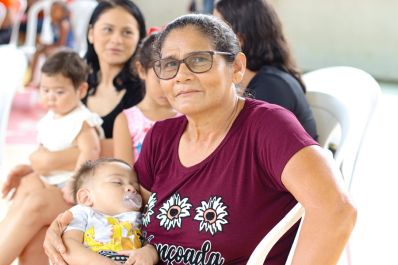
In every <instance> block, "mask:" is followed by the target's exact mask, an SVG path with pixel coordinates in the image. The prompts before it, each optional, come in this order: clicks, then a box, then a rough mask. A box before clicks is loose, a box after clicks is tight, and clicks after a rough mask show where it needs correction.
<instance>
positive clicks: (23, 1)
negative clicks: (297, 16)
mask: <svg viewBox="0 0 398 265" xmlns="http://www.w3.org/2000/svg"><path fill="white" fill-rule="evenodd" d="M18 2H19V7H18V11H17V19H16V21H15V23H14V24H13V26H12V32H11V39H10V44H13V45H18V37H19V26H20V25H21V20H22V18H23V16H24V14H25V11H26V8H27V6H28V2H27V0H19V1H18Z"/></svg>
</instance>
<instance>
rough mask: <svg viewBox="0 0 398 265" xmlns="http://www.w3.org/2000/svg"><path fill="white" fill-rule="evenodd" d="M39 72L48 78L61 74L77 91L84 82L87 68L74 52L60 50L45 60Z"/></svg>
mask: <svg viewBox="0 0 398 265" xmlns="http://www.w3.org/2000/svg"><path fill="white" fill-rule="evenodd" d="M41 72H42V73H43V74H46V75H48V76H54V75H58V74H61V75H63V76H64V77H66V78H68V79H70V80H71V82H72V84H73V87H74V88H75V89H77V88H78V87H79V86H80V85H81V84H82V83H84V82H86V80H87V75H88V72H89V67H88V65H87V64H86V62H85V61H84V60H83V59H82V58H81V57H80V56H79V54H77V53H76V52H75V51H72V50H69V49H64V50H60V51H58V52H56V53H54V54H52V55H51V56H50V57H48V58H47V59H46V61H45V62H44V64H43V66H42V67H41Z"/></svg>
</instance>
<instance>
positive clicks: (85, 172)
mask: <svg viewBox="0 0 398 265" xmlns="http://www.w3.org/2000/svg"><path fill="white" fill-rule="evenodd" d="M113 162H118V163H122V164H124V165H126V166H128V167H129V168H130V169H131V170H133V168H132V167H131V166H130V165H129V164H128V163H126V162H124V161H123V160H120V159H117V158H99V159H97V160H94V161H92V160H88V161H86V162H85V163H84V164H83V165H82V166H81V167H80V168H79V170H78V171H77V172H76V174H75V175H74V176H73V188H72V194H73V199H74V200H75V202H77V192H78V191H79V189H80V188H81V187H82V186H83V185H84V184H85V183H86V182H87V181H88V180H89V179H90V178H91V177H93V176H94V175H95V172H96V170H97V169H98V168H99V167H100V166H103V165H106V164H109V163H113Z"/></svg>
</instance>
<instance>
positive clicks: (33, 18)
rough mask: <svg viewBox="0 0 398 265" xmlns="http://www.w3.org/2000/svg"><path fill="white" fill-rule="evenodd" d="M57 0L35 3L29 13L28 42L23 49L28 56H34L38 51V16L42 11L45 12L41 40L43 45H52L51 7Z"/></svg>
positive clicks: (43, 0) (27, 24) (27, 22)
mask: <svg viewBox="0 0 398 265" xmlns="http://www.w3.org/2000/svg"><path fill="white" fill-rule="evenodd" d="M54 1H56V0H40V1H37V2H35V3H34V4H33V5H32V6H31V7H30V8H29V11H28V19H27V21H26V27H27V28H26V40H25V44H24V45H22V46H21V49H23V51H24V52H25V53H26V54H27V55H28V56H32V55H33V53H34V52H35V51H36V36H37V21H38V19H37V18H38V15H39V13H40V12H41V11H43V12H44V16H43V26H42V31H41V34H40V39H41V41H42V42H43V43H51V41H52V38H53V36H52V31H51V16H50V11H51V5H52V3H53V2H54Z"/></svg>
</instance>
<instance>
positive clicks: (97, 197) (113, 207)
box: [89, 162, 140, 215]
mask: <svg viewBox="0 0 398 265" xmlns="http://www.w3.org/2000/svg"><path fill="white" fill-rule="evenodd" d="M89 190H90V196H91V200H92V203H93V205H92V208H93V209H94V210H97V211H99V212H102V213H104V214H108V215H116V214H120V213H123V212H129V211H139V210H140V207H137V206H134V205H131V204H130V203H126V200H125V197H126V195H127V194H130V195H139V193H138V191H139V185H138V182H137V178H136V176H135V173H134V171H132V170H131V168H129V167H128V166H127V165H124V164H122V163H120V162H111V163H108V164H106V165H102V166H100V167H98V168H97V169H96V172H95V176H94V177H93V178H92V179H91V180H90V183H89Z"/></svg>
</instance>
